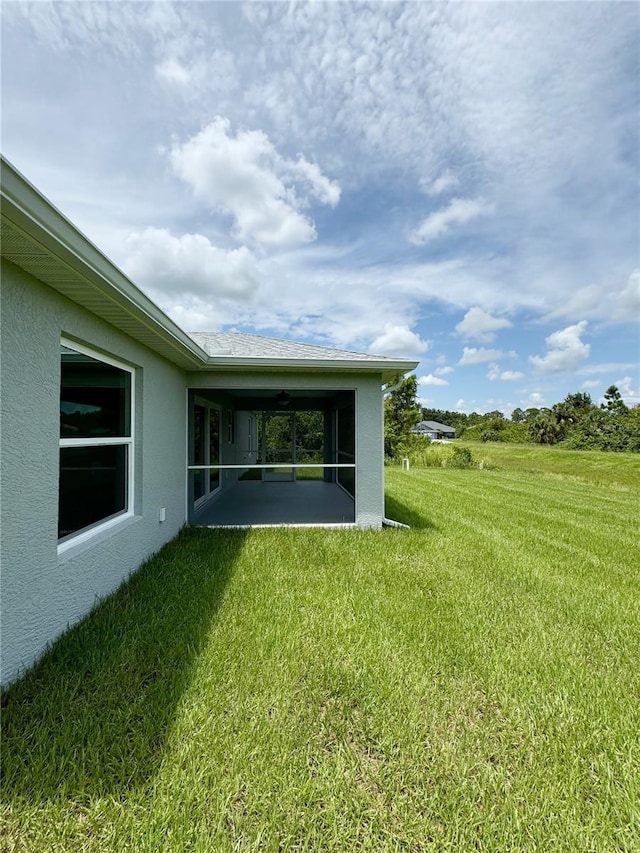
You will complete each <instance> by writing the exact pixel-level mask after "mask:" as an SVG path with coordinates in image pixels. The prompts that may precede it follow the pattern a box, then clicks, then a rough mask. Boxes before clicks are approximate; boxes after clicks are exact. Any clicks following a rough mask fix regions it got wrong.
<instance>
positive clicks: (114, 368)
mask: <svg viewBox="0 0 640 853" xmlns="http://www.w3.org/2000/svg"><path fill="white" fill-rule="evenodd" d="M133 378H134V374H133V371H132V370H131V369H130V368H128V367H125V366H124V365H122V364H119V363H118V362H116V361H114V360H112V359H110V358H106V357H105V356H102V355H98V354H96V353H92V352H91V351H90V350H87V349H85V348H84V347H80V346H79V345H77V344H75V343H69V342H67V341H63V342H62V344H61V353H60V483H59V497H58V540H59V543H61V544H63V545H64V544H65V543H67V542H68V541H71V540H73V541H76V540H77V537H78V536H79V535H82V534H85V533H86V534H87V535H89V534H90V533H92V532H93V531H94V530H95V529H96V528H97V527H98V526H102V525H103V524H104V523H106V522H108V521H110V520H112V519H115V518H117V517H119V516H121V515H123V514H126V513H130V512H132V511H133V506H132V504H133V458H132V456H133V428H132V403H133V390H134V389H133V385H134V382H133Z"/></svg>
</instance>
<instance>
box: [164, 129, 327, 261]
mask: <svg viewBox="0 0 640 853" xmlns="http://www.w3.org/2000/svg"><path fill="white" fill-rule="evenodd" d="M170 162H171V166H172V168H173V170H174V172H175V173H176V175H178V176H179V177H180V178H182V180H184V181H185V182H186V183H187V184H188V185H189V186H190V187H191V188H192V190H193V192H194V194H195V196H196V197H197V198H198V199H200V200H201V201H204V202H205V203H206V204H208V205H209V206H210V207H211V208H212V209H214V210H221V211H225V212H228V213H230V214H231V215H232V217H233V219H234V226H235V227H234V232H235V236H236V237H237V239H239V240H247V241H254V242H256V243H261V244H263V245H265V246H273V247H284V246H291V245H295V244H298V243H308V242H310V241H312V240H315V239H316V230H315V226H314V223H313V222H312V220H311V219H310V218H309V217H308V216H306V215H304V214H303V213H302V212H301V209H302V208H304V207H307V206H308V205H309V203H310V199H311V198H314V199H315V200H316V201H318V202H319V203H321V204H329V205H331V206H332V207H333V206H335V205H336V204H337V203H338V201H339V199H340V188H339V186H338V184H337V183H335V182H334V181H331V180H329V179H328V178H327V177H326V176H324V175H323V174H322V173H321V171H320V169H319V168H318V166H317V165H316V164H314V163H310V162H308V161H307V160H305V159H304V157H302V155H300V156H299V157H298V159H297V160H286V159H285V158H283V157H281V156H280V154H279V153H278V152H277V150H276V149H275V147H274V146H273V144H272V143H271V142H270V140H269V138H268V137H267V136H266V134H264V133H263V132H262V131H259V130H247V131H239V132H238V133H237V134H236V135H235V136H233V135H232V133H231V123H230V122H229V120H228V119H225V118H221V117H220V116H218V117H217V118H216V119H215V120H214V121H212V122H211V123H210V124H209V125H207V127H205V128H204V129H203V130H201V131H200V132H199V133H197V134H196V135H195V136H193V137H191V139H189V140H188V141H187V142H185V143H183V144H180V143H177V142H176V143H174V145H173V147H172V149H171V153H170Z"/></svg>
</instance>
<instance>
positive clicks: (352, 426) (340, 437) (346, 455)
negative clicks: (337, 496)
mask: <svg viewBox="0 0 640 853" xmlns="http://www.w3.org/2000/svg"><path fill="white" fill-rule="evenodd" d="M337 416H338V424H337V428H336V461H337V462H340V463H354V462H355V461H356V411H355V405H354V404H353V403H351V404H350V405H348V406H344V407H343V408H341V409H338V412H337ZM337 480H338V483H340V485H341V486H342V487H343V489H345V490H346V491H347V492H349V494H350V495H351V497H353V498H355V495H356V473H355V468H338V474H337Z"/></svg>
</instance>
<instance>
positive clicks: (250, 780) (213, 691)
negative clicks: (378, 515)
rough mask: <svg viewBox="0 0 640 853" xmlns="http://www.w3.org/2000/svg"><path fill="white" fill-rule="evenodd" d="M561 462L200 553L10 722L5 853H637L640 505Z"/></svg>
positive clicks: (48, 677) (152, 566)
mask: <svg viewBox="0 0 640 853" xmlns="http://www.w3.org/2000/svg"><path fill="white" fill-rule="evenodd" d="M475 452H476V451H475V450H474V453H475ZM554 452H555V449H552V450H549V451H547V453H554ZM573 458H574V460H575V463H574V464H575V465H576V466H577V465H578V464H579V460H580V458H581V454H578V455H575V456H574V457H573ZM537 459H538V462H537V466H538V467H537V469H535V468H534V467H531V466H529V465H528V463H527V465H528V467H527V468H526V469H525V468H524V467H522V468H521V469H520V470H517V469H518V467H519V466H518V465H517V464H516V466H515V468H513V467H509V465H508V464H507V462H505V460H504V459H503V460H502V462H501V463H500V466H501V467H500V468H499V469H496V470H486V469H485V470H478V469H468V470H456V469H449V468H430V469H412V470H411V472H410V473H409V474H407V473H402V472H401V471H399V470H398V469H396V468H389V469H387V484H388V504H387V514H388V515H389V516H391V517H392V518H395V519H398V520H401V521H405V522H408V523H410V524H412V529H411V531H403V530H395V529H391V530H385V531H383V532H381V533H376V532H367V531H321V530H318V531H305V530H256V531H250V532H245V531H208V530H196V529H191V530H187V531H185V532H184V534H183V535H181V536H180V537H179V538H178V539H177V540H175V541H174V542H173V543H171V544H170V545H169V546H167V547H166V548H165V549H164V550H163V551H162V552H161V553H159V554H158V555H156V557H155V558H154V559H153V560H151V561H150V562H149V563H147V564H146V565H145V566H144V567H143V568H142V570H141V571H140V572H139V573H137V574H136V575H135V576H134V577H133V578H132V579H131V581H130V582H129V583H128V584H127V585H126V586H125V587H123V588H122V589H121V590H120V592H119V593H117V594H116V595H115V596H114V597H113V598H111V599H110V600H108V601H106V602H104V603H103V604H102V605H101V606H100V607H99V608H98V609H97V610H96V611H95V612H94V614H93V615H92V616H91V618H90V619H88V620H86V621H85V622H84V623H83V624H81V625H79V626H77V627H76V628H75V629H74V630H72V631H71V632H69V633H68V634H67V635H66V636H65V637H63V638H62V640H61V641H60V642H58V643H57V644H56V645H55V646H54V647H53V648H52V649H51V650H50V652H49V653H48V654H47V655H46V657H45V658H44V660H43V661H42V662H41V663H40V665H38V666H37V667H36V668H35V669H33V670H32V671H31V672H30V673H28V674H27V676H26V677H25V678H24V679H23V680H22V681H20V682H19V683H17V684H15V685H14V686H13V687H12V688H11V689H10V691H9V692H8V694H7V695H6V696H5V697H4V701H5V707H4V711H3V716H2V734H3V750H2V767H3V774H4V779H3V788H2V795H3V801H2V819H3V825H2V833H1V834H0V839H1V840H0V849H2V850H4V851H9V850H11V851H13V850H15V851H74V853H76V851H129V850H131V851H139V852H140V853H142V851H149V853H151V851H203V853H205V851H206V853H211V851H215V853H217V851H234V850H237V851H254V850H255V851H356V850H357V851H407V853H408V851H411V853H418V851H438V853H440V851H456V853H466V851H484V852H485V853H489V851H495V853H506V851H544V853H547V851H577V853H586V852H587V851H593V853H608V851H629V853H632V851H633V853H637V851H638V850H640V607H639V605H638V600H639V594H638V578H639V569H638V566H639V565H640V559H639V557H640V554H639V543H638V509H639V507H638V491H637V486H638V480H639V479H640V478H638V476H637V468H636V476H635V479H634V478H633V477H631V478H629V475H628V471H627V460H626V459H625V458H624V457H617V456H615V455H613V454H607V459H608V460H609V462H608V464H611V465H612V466H613V468H615V465H616V461H617V463H618V464H619V466H620V468H619V471H618V473H617V474H616V473H615V471H613V473H612V472H611V471H609V474H607V475H606V476H604V477H603V475H602V474H601V473H597V475H596V473H593V472H592V473H591V474H585V466H584V465H582V466H581V467H580V468H579V470H569V471H558V470H557V469H553V470H551V471H550V472H547V473H545V471H544V469H545V465H551V466H552V468H553V465H554V464H556V463H555V462H553V458H552V457H549V459H551V461H548V462H547V463H544V462H543V457H542V456H539V457H537ZM634 462H635V460H634ZM535 470H537V471H538V473H534V471H535ZM607 478H608V479H607Z"/></svg>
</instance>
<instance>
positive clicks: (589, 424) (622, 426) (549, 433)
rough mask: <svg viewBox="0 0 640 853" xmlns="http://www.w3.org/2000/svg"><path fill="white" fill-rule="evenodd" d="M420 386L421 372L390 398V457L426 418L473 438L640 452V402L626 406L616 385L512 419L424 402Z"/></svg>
mask: <svg viewBox="0 0 640 853" xmlns="http://www.w3.org/2000/svg"><path fill="white" fill-rule="evenodd" d="M417 391H418V387H417V381H416V377H415V376H409V377H407V378H406V379H405V380H404V381H403V382H402V384H401V385H400V386H399V388H397V389H396V390H395V391H392V392H391V393H390V394H388V395H387V397H386V398H385V453H386V455H387V456H389V457H391V458H394V457H396V456H397V455H398V454H399V452H400V449H401V445H403V444H406V442H407V441H409V440H410V439H411V438H412V435H411V429H412V427H414V426H415V424H417V423H418V422H419V421H421V420H423V421H437V422H438V423H441V424H445V425H446V426H449V427H453V428H454V429H455V430H456V436H457V437H458V438H464V439H466V440H468V441H503V442H514V443H525V442H532V443H536V444H547V445H551V444H560V443H561V444H562V446H563V447H568V448H572V449H576V450H611V451H634V452H640V406H633V407H629V406H627V405H626V404H625V402H624V400H623V399H622V395H621V394H620V391H619V389H618V388H617V386H615V385H610V386H609V388H607V391H606V392H605V395H604V402H603V403H601V404H600V405H597V404H596V403H594V402H593V400H592V399H591V395H590V394H588V393H586V392H583V391H578V392H575V393H573V394H567V396H566V397H565V398H564V400H562V401H561V402H558V403H555V404H554V405H553V406H551V407H549V408H548V407H543V408H533V407H532V408H528V409H521V408H516V409H514V410H513V412H512V413H511V416H510V418H507V417H505V415H504V413H503V412H499V411H491V412H486V413H485V414H480V413H478V412H471V413H470V414H466V413H464V412H450V411H446V410H443V409H429V408H426V407H420V406H419V405H418V403H417Z"/></svg>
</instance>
